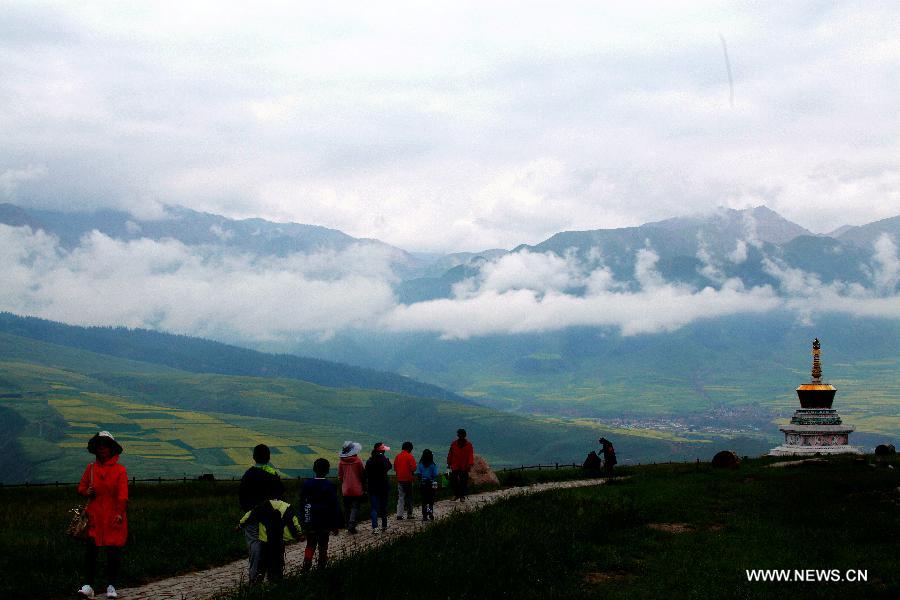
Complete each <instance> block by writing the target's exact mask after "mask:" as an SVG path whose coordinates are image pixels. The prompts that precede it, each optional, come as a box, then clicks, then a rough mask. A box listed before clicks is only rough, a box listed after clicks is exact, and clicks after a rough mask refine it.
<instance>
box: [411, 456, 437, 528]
mask: <svg viewBox="0 0 900 600" xmlns="http://www.w3.org/2000/svg"><path fill="white" fill-rule="evenodd" d="M416 476H417V477H418V478H419V490H420V492H421V494H422V520H423V521H434V494H435V491H436V490H437V485H438V468H437V465H436V464H434V454H433V453H432V452H431V450H429V449H428V448H426V449H425V450H424V451H423V452H422V458H420V459H419V465H418V466H417V467H416Z"/></svg>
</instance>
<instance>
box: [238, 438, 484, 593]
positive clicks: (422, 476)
mask: <svg viewBox="0 0 900 600" xmlns="http://www.w3.org/2000/svg"><path fill="white" fill-rule="evenodd" d="M361 451H362V444H360V443H359V442H354V441H346V442H344V444H343V446H342V447H341V451H340V453H339V454H338V458H339V462H338V469H337V477H338V482H339V484H340V488H341V497H342V499H343V505H344V506H343V511H342V510H341V506H340V504H339V502H338V494H337V488H336V487H335V486H334V484H332V483H331V482H330V481H329V480H328V479H327V477H328V475H329V473H330V472H331V463H330V462H329V461H328V460H327V459H324V458H319V459H317V460H316V461H315V462H314V463H313V473H314V475H315V477H314V478H312V479H307V480H306V481H304V482H303V485H302V486H301V489H300V502H299V504H298V505H297V506H299V507H300V508H299V512H298V511H297V510H295V509H294V508H293V507H292V506H291V505H290V504H288V503H287V502H285V501H284V500H283V496H284V486H283V485H282V483H281V480H280V478H279V477H278V473H277V471H276V470H275V469H274V467H272V465H271V464H270V463H269V460H270V451H269V448H268V447H267V446H265V445H262V444H261V445H259V446H257V447H256V448H254V450H253V460H254V461H255V463H256V464H254V465H253V466H252V467H250V468H249V469H248V470H247V472H246V473H245V474H244V476H243V477H242V478H241V485H240V489H239V493H238V496H239V499H240V502H241V508H242V510H244V511H245V513H244V517H243V518H242V519H241V521H240V524H239V528H240V529H241V530H243V532H244V537H245V538H246V540H247V548H248V551H249V561H250V567H249V580H250V582H251V583H257V582H259V581H262V580H263V579H265V578H268V579H269V580H270V581H271V580H277V579H279V578H281V576H282V573H283V571H284V543H285V542H287V541H294V540H301V539H305V540H306V548H305V549H304V553H303V567H302V570H303V571H308V570H309V569H311V568H312V562H313V558H315V555H316V553H318V564H319V567H324V566H325V565H326V564H327V563H328V540H329V537H330V536H331V535H336V534H337V532H338V530H339V529H341V528H343V527H344V526H346V529H347V532H348V533H349V534H351V535H355V534H356V533H358V530H357V525H358V523H359V517H360V512H361V510H362V505H363V501H364V499H365V498H366V496H368V499H369V518H370V520H371V523H372V534H373V535H378V534H380V533H383V532H384V531H386V530H387V528H388V515H387V509H388V497H389V495H390V491H391V484H390V477H389V473H390V471H394V473H395V479H396V482H397V515H396V519H397V520H398V521H402V520H404V519H412V518H413V508H414V502H413V500H414V497H413V496H414V495H413V484H414V482H415V481H416V480H418V482H419V485H418V488H419V497H420V501H421V507H422V521H433V520H434V498H435V493H436V490H437V488H438V487H439V477H440V474H439V472H438V467H437V463H435V460H434V453H433V452H432V451H431V450H430V449H427V448H426V449H425V450H424V451H422V454H421V456H420V457H419V460H418V462H417V461H416V459H415V457H414V456H413V444H412V442H403V445H402V446H401V449H400V452H399V454H397V456H396V457H395V458H394V462H393V464H392V463H391V461H390V459H389V458H388V457H387V455H386V453H387V452H389V451H390V447H388V446H387V445H385V444H384V442H377V443H375V444H374V445H373V447H372V452H371V454H370V456H369V458H368V460H366V462H365V463H363V461H362V458H361V457H360V456H359V454H360V452H361ZM474 464H475V449H474V447H473V446H472V443H471V442H470V441H469V440H468V438H467V435H466V431H465V430H464V429H459V430H458V431H457V432H456V440H454V441H453V443H452V444H451V445H450V451H449V452H448V453H447V468H448V470H449V471H450V481H449V483H450V485H451V488H452V490H453V494H454V500H458V501H461V502H464V501H465V500H466V494H467V493H468V478H469V471H470V470H471V469H472V466H473V465H474ZM345 514H346V520H345V518H344V515H345ZM278 532H280V534H279V533H278Z"/></svg>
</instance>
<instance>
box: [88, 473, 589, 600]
mask: <svg viewBox="0 0 900 600" xmlns="http://www.w3.org/2000/svg"><path fill="white" fill-rule="evenodd" d="M604 482H605V480H604V479H582V480H575V481H559V482H553V483H539V484H535V485H531V486H524V487H512V488H506V489H502V490H496V491H492V492H484V493H481V494H472V495H471V496H469V497H468V500H467V501H466V502H454V501H452V500H441V501H440V502H436V503H435V504H434V518H435V521H438V520H440V519H443V518H445V517H447V516H448V515H451V514H453V513H456V512H461V511H471V510H477V509H479V508H481V507H483V506H485V505H487V504H490V503H492V502H496V501H498V500H502V499H504V498H509V497H511V496H521V495H523V494H534V493H538V492H544V491H547V490H554V489H570V488H578V487H586V486H592V485H600V484H602V483H604ZM416 508H417V512H416V515H417V516H418V518H413V519H412V520H403V521H397V520H396V519H395V518H394V517H393V516H389V517H388V530H387V531H386V532H385V533H382V534H379V535H373V534H372V532H371V530H370V528H369V524H368V521H364V522H363V523H362V524H361V525H362V526H361V527H360V528H359V533H358V534H356V535H350V534H348V533H347V532H346V531H341V532H340V535H338V536H337V537H332V538H331V541H330V543H329V545H328V556H329V559H331V560H339V559H341V558H344V557H346V556H349V555H352V554H354V553H356V552H362V551H365V550H367V549H369V548H372V547H374V546H377V545H380V544H384V543H385V542H389V541H391V540H393V539H396V538H397V537H399V536H403V535H411V534H414V533H416V532H418V531H421V530H422V528H423V527H428V526H429V525H430V523H423V522H422V521H421V512H419V511H420V510H421V509H419V507H418V506H417V507H416ZM366 516H368V513H366ZM235 535H237V534H235ZM305 547H306V543H305V542H301V543H299V544H291V545H289V546H287V549H286V551H285V557H284V558H285V573H286V574H288V573H292V572H294V571H297V570H299V568H300V565H301V563H302V562H303V549H304V548H305ZM246 579H247V560H246V559H243V560H237V561H235V562H233V563H230V564H227V565H223V566H221V567H215V568H213V569H207V570H205V571H197V572H195V573H188V574H186V575H179V576H177V577H170V578H169V579H162V580H160V581H155V582H153V583H148V584H147V585H143V586H141V587H136V588H123V589H121V590H119V598H122V599H123V600H150V599H153V600H187V599H190V600H193V599H196V598H210V597H212V596H215V595H216V594H220V593H223V592H227V591H228V590H231V589H234V588H236V587H238V586H240V585H241V584H242V583H246ZM97 597H98V598H103V597H104V596H103V595H102V594H98V595H97Z"/></svg>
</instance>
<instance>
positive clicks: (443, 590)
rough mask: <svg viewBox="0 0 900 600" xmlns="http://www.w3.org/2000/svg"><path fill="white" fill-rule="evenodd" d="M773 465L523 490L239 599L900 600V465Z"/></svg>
mask: <svg viewBox="0 0 900 600" xmlns="http://www.w3.org/2000/svg"><path fill="white" fill-rule="evenodd" d="M771 462H772V460H770V459H760V460H753V461H749V462H745V463H744V465H742V466H741V468H739V469H737V470H734V471H721V470H713V469H711V468H710V467H709V466H708V465H701V466H700V467H699V468H698V467H697V466H695V465H659V466H655V467H654V466H648V467H640V468H636V469H633V470H632V474H633V477H631V478H628V479H625V480H619V481H616V482H614V483H612V484H608V485H605V486H602V487H598V488H585V489H577V490H566V491H556V492H549V493H544V494H540V495H536V496H530V497H518V498H513V499H510V500H509V501H506V502H503V503H501V504H496V505H492V506H489V507H487V508H485V509H484V510H481V511H479V512H477V513H474V514H464V515H455V516H452V517H450V518H448V519H447V520H446V521H443V522H441V523H438V524H437V525H436V526H434V527H432V528H429V529H428V530H426V531H424V532H423V533H421V534H418V535H416V536H414V537H410V538H402V539H399V540H397V541H394V542H392V543H390V544H388V545H387V546H385V547H382V548H380V549H379V550H378V551H377V552H369V553H365V554H361V555H357V556H354V557H351V558H349V559H347V560H343V561H339V562H336V563H332V565H330V566H329V568H328V569H325V570H324V571H321V572H314V573H312V574H310V575H306V576H299V577H292V578H289V579H288V580H287V581H285V582H284V583H283V584H281V585H276V586H269V587H265V588H261V589H256V590H243V591H241V592H238V593H235V594H232V595H231V596H230V597H231V598H233V599H240V600H255V599H258V598H270V599H308V598H342V597H346V598H356V597H368V598H382V597H383V598H495V597H497V598H545V597H552V598H603V599H607V598H773V597H778V598H781V597H801V598H807V597H823V598H882V597H883V598H895V597H897V594H898V592H900V573H898V569H897V562H896V560H897V555H896V552H897V540H898V539H900V510H898V508H900V490H898V485H900V470H898V469H894V470H890V469H886V468H879V469H875V468H871V467H869V466H866V465H865V464H863V465H859V464H857V463H855V462H853V460H852V459H848V458H837V459H833V460H830V461H829V464H827V465H825V466H804V467H798V468H784V469H771V468H766V467H765V465H766V464H769V463H771ZM896 466H900V463H897V464H896ZM667 527H668V528H670V529H671V528H675V529H676V530H679V529H680V530H681V531H682V532H681V533H677V532H671V531H666V530H665V529H666V528H667ZM769 568H771V569H840V570H841V571H842V572H843V571H845V570H847V569H866V570H867V571H868V582H867V583H828V584H826V583H749V582H748V581H747V578H746V574H745V570H746V569H769Z"/></svg>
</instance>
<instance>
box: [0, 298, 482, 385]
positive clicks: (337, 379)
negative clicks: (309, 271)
mask: <svg viewBox="0 0 900 600" xmlns="http://www.w3.org/2000/svg"><path fill="white" fill-rule="evenodd" d="M0 332H5V333H10V334H13V335H18V336H22V337H27V338H31V339H34V340H39V341H43V342H50V343H53V344H59V345H61V346H67V347H70V348H77V349H81V350H89V351H92V352H99V353H102V354H105V355H111V356H116V357H119V358H126V359H132V360H139V361H146V362H149V363H153V364H158V365H165V366H168V367H173V368H176V369H181V370H184V371H191V372H198V373H221V374H225V375H249V376H262V377H287V378H290V379H300V380H303V381H310V382H312V383H318V384H320V385H326V386H330V387H360V388H367V389H377V390H385V391H388V392H398V393H401V394H409V395H413V396H424V397H426V398H438V399H441V400H455V401H457V402H465V401H466V400H465V398H463V397H461V396H457V395H456V394H453V393H452V392H449V391H447V390H445V389H442V388H439V387H437V386H434V385H430V384H427V383H422V382H420V381H415V380H413V379H409V378H408V377H403V376H401V375H397V374H395V373H386V372H384V371H376V370H372V369H365V368H361V367H354V366H351V365H346V364H341V363H337V362H333V361H326V360H320V359H316V358H306V357H303V356H294V355H290V354H267V353H264V352H256V351H254V350H249V349H247V348H239V347H237V346H230V345H228V344H222V343H219V342H214V341H212V340H206V339H202V338H196V337H190V336H185V335H173V334H169V333H161V332H158V331H150V330H148V329H130V328H127V327H78V326H75V325H66V324H64V323H56V322H54V321H47V320H46V319H38V318H36V317H22V316H18V315H14V314H12V313H8V312H0Z"/></svg>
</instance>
